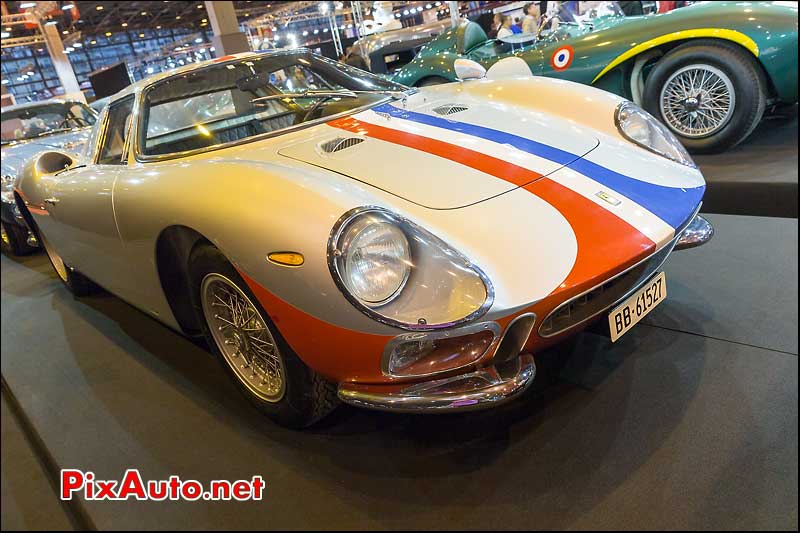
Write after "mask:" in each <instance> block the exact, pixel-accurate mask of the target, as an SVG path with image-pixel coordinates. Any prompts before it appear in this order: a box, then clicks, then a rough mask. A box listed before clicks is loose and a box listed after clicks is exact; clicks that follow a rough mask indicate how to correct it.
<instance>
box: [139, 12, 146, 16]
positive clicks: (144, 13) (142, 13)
mask: <svg viewBox="0 0 800 533" xmlns="http://www.w3.org/2000/svg"><path fill="white" fill-rule="evenodd" d="M139 14H140V15H141V16H145V15H147V11H142V12H141V13H139Z"/></svg>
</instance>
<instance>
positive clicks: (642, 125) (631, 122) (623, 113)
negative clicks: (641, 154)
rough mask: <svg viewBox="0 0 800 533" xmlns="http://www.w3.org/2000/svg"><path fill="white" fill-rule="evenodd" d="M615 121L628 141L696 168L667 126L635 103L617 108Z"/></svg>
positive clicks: (628, 103)
mask: <svg viewBox="0 0 800 533" xmlns="http://www.w3.org/2000/svg"><path fill="white" fill-rule="evenodd" d="M615 120H616V123H617V128H618V129H619V132H620V133H621V134H622V135H623V136H624V137H625V138H627V139H628V140H630V141H632V142H634V143H636V144H638V145H639V146H641V147H643V148H646V149H648V150H650V151H651V152H655V153H657V154H659V155H661V156H664V157H666V158H667V159H671V160H673V161H675V162H677V163H680V164H682V165H686V166H688V167H693V168H694V167H696V165H695V163H694V161H693V160H692V157H691V156H690V155H689V152H687V151H686V148H684V147H683V145H682V144H681V143H680V141H679V140H678V139H677V138H676V137H675V135H673V134H672V132H670V131H669V130H668V129H667V127H666V126H664V125H663V124H661V123H660V122H659V121H658V120H656V119H655V118H653V116H652V115H650V114H649V113H648V112H647V111H645V110H644V109H642V108H640V107H639V106H637V105H636V104H634V103H633V102H623V103H621V104H620V105H619V106H618V107H617V111H616V114H615Z"/></svg>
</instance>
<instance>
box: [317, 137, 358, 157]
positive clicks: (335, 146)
mask: <svg viewBox="0 0 800 533" xmlns="http://www.w3.org/2000/svg"><path fill="white" fill-rule="evenodd" d="M363 142H364V139H362V138H361V137H337V138H335V139H332V140H330V141H328V142H324V143H322V144H321V145H319V147H320V148H322V151H323V152H325V153H328V154H332V153H334V152H340V151H342V150H346V149H348V148H350V147H353V146H355V145H357V144H360V143H363Z"/></svg>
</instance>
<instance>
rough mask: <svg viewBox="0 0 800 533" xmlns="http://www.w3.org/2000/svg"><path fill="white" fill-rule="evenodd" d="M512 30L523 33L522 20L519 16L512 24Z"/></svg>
mask: <svg viewBox="0 0 800 533" xmlns="http://www.w3.org/2000/svg"><path fill="white" fill-rule="evenodd" d="M511 31H512V32H514V33H522V21H521V20H520V19H519V17H516V18H514V24H512V25H511Z"/></svg>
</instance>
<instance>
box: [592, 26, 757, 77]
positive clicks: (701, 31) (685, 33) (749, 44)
mask: <svg viewBox="0 0 800 533" xmlns="http://www.w3.org/2000/svg"><path fill="white" fill-rule="evenodd" d="M702 37H713V38H717V39H725V40H727V41H733V42H735V43H736V44H739V45H741V46H743V47H745V48H747V49H748V50H750V52H752V54H753V55H754V56H756V57H758V45H757V44H756V42H755V41H754V40H753V39H751V38H750V37H748V36H747V35H745V34H743V33H741V32H738V31H736V30H725V29H722V28H697V29H694V30H681V31H676V32H672V33H668V34H666V35H662V36H661V37H656V38H655V39H650V40H649V41H645V42H643V43H640V44H637V45H636V46H634V47H633V48H631V49H630V50H628V51H627V52H625V53H624V54H621V55H619V56H617V58H616V59H614V60H613V61H612V62H611V63H609V64H608V65H607V66H606V68H604V69H603V70H602V71H601V72H600V74H598V75H597V76H595V78H594V79H593V80H592V83H594V82H596V81H597V80H599V79H600V78H601V77H603V75H604V74H605V73H606V72H608V71H609V70H611V69H613V68H614V67H616V66H617V65H619V64H620V63H623V62H624V61H627V60H628V59H630V58H632V57H634V56H637V55H639V54H641V53H642V52H645V51H647V50H650V49H651V48H655V47H656V46H661V45H662V44H665V43H670V42H673V41H680V40H684V39H698V38H702Z"/></svg>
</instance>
